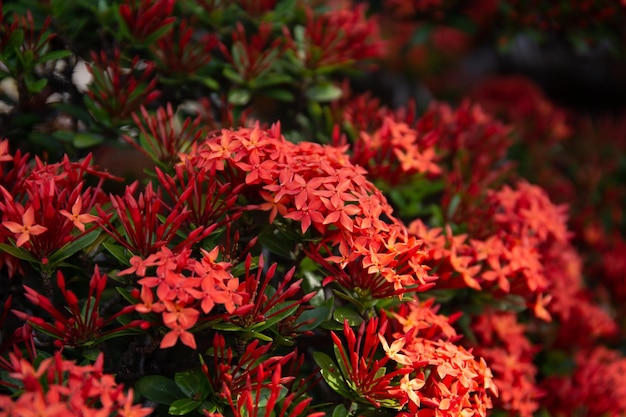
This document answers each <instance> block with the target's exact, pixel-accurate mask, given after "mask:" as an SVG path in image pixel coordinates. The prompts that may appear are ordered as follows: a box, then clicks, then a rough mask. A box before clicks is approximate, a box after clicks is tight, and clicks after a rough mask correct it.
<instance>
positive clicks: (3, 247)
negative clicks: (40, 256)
mask: <svg viewBox="0 0 626 417" xmlns="http://www.w3.org/2000/svg"><path fill="white" fill-rule="evenodd" d="M0 251H2V252H5V253H8V254H9V255H11V256H13V257H15V258H17V259H21V260H23V261H28V262H31V263H40V261H38V260H37V259H35V258H34V257H33V256H32V255H31V254H30V252H28V251H27V250H26V249H23V248H18V247H15V246H11V245H7V244H6V243H0Z"/></svg>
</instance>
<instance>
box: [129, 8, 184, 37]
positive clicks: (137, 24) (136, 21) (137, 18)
mask: <svg viewBox="0 0 626 417" xmlns="http://www.w3.org/2000/svg"><path fill="white" fill-rule="evenodd" d="M175 3H176V0H124V4H121V5H120V7H119V14H120V16H122V19H123V20H124V23H126V29H127V30H128V31H129V32H130V34H131V36H132V37H133V39H134V40H135V41H141V42H146V43H151V42H153V41H155V40H156V39H158V38H159V37H161V36H162V35H163V34H164V33H165V31H167V30H168V28H169V26H170V24H171V23H172V22H174V20H176V19H175V18H174V17H173V16H172V13H173V12H174V4H175Z"/></svg>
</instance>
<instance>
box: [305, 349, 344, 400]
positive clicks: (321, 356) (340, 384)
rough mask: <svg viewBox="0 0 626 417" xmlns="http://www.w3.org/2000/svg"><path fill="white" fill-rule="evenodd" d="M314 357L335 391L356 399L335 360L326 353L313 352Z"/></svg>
mask: <svg viewBox="0 0 626 417" xmlns="http://www.w3.org/2000/svg"><path fill="white" fill-rule="evenodd" d="M313 359H315V363H317V366H319V367H320V368H321V370H320V373H321V374H322V377H324V380H325V381H326V383H327V384H328V386H329V387H331V388H332V389H333V390H334V391H336V392H337V393H338V394H340V395H341V396H343V397H346V398H348V399H354V398H353V397H354V396H353V393H352V391H351V390H350V388H349V387H348V385H347V384H346V381H345V380H344V379H343V377H342V376H341V372H340V371H339V369H338V368H337V365H336V364H335V362H333V360H332V359H331V358H330V356H328V355H327V354H325V353H322V352H313Z"/></svg>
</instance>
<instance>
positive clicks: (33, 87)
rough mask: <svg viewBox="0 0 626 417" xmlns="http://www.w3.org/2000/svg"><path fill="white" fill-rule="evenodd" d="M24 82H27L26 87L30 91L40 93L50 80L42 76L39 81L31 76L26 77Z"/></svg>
mask: <svg viewBox="0 0 626 417" xmlns="http://www.w3.org/2000/svg"><path fill="white" fill-rule="evenodd" d="M24 83H25V84H26V88H27V89H28V92H29V93H39V92H41V90H43V89H44V88H45V86H46V84H48V80H47V79H45V78H40V79H38V80H37V81H35V80H33V79H32V78H31V77H28V76H26V77H24Z"/></svg>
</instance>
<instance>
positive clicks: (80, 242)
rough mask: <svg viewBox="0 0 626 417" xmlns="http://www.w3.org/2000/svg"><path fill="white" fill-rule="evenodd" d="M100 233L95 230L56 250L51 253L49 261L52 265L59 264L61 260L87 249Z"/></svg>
mask: <svg viewBox="0 0 626 417" xmlns="http://www.w3.org/2000/svg"><path fill="white" fill-rule="evenodd" d="M99 235H100V231H98V230H94V231H92V232H90V233H87V234H86V235H83V236H81V237H79V238H78V239H75V240H73V241H71V242H70V243H68V244H67V245H65V246H63V247H62V248H61V249H59V250H57V251H56V252H54V253H53V254H52V255H50V258H49V259H48V261H49V262H50V265H57V264H58V263H60V262H61V261H63V260H65V259H67V258H69V257H70V256H72V255H74V254H75V253H76V252H78V251H80V250H83V249H85V248H86V247H87V246H89V245H91V244H92V243H93V242H94V241H95V240H96V239H97V238H98V236H99Z"/></svg>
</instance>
